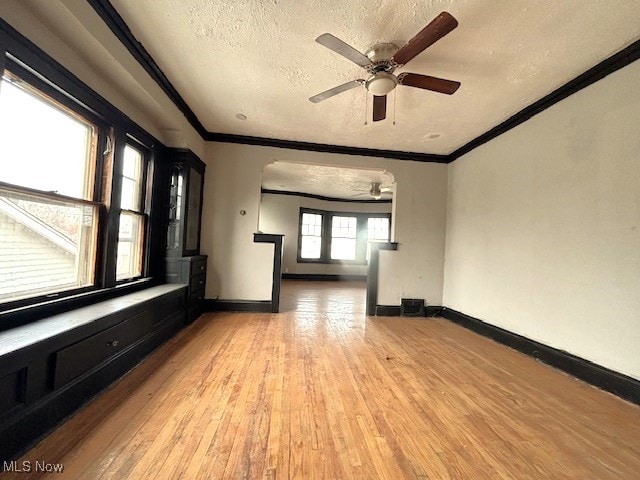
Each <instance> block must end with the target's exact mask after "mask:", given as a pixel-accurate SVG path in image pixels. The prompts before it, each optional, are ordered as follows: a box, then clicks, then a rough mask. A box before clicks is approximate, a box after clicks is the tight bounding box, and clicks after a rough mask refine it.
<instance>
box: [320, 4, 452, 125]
mask: <svg viewBox="0 0 640 480" xmlns="http://www.w3.org/2000/svg"><path fill="white" fill-rule="evenodd" d="M457 26H458V21H457V20H456V19H455V18H453V16H452V15H451V14H449V13H447V12H442V13H441V14H440V15H438V16H437V17H436V18H435V19H433V20H432V21H431V23H429V25H427V26H426V27H424V28H423V29H422V30H421V31H420V32H419V33H418V34H417V35H416V36H415V37H413V38H412V39H411V40H409V41H408V42H407V43H406V44H405V45H404V46H403V47H402V48H400V49H399V48H398V47H397V46H396V45H394V44H393V43H379V44H377V45H374V46H373V47H371V48H370V49H369V50H367V52H366V54H364V55H363V54H362V53H360V52H359V51H358V50H356V49H355V48H353V47H352V46H350V45H348V44H346V43H345V42H343V41H342V40H340V39H339V38H337V37H334V36H333V35H331V34H330V33H323V34H322V35H320V36H319V37H318V38H316V42H318V43H319V44H321V45H324V46H325V47H327V48H329V49H331V50H333V51H334V52H336V53H339V54H340V55H342V56H343V57H345V58H347V59H348V60H351V61H352V62H354V63H357V64H358V65H360V66H361V67H362V68H364V69H365V70H366V71H367V73H369V78H367V80H364V79H358V80H353V81H351V82H347V83H344V84H342V85H338V86H337V87H333V88H332V89H330V90H327V91H326V92H322V93H319V94H318V95H314V96H313V97H311V98H309V100H310V101H311V102H313V103H318V102H321V101H323V100H326V99H327V98H330V97H333V96H334V95H337V94H338V93H342V92H346V91H347V90H351V89H352V88H355V87H358V86H360V85H364V86H365V88H366V89H367V90H368V91H369V93H371V94H372V95H373V121H374V122H378V121H380V120H384V119H385V118H386V116H387V94H388V93H389V92H391V91H392V90H393V89H394V88H396V86H397V85H405V86H408V87H416V88H422V89H424V90H431V91H433V92H438V93H445V94H447V95H452V94H453V93H455V91H456V90H458V88H459V87H460V82H455V81H453V80H445V79H443V78H437V77H430V76H428V75H420V74H418V73H407V72H403V73H401V74H399V75H397V76H396V75H394V74H393V72H394V70H395V69H396V68H399V67H402V66H404V65H406V64H407V63H409V61H410V60H411V59H412V58H413V57H415V56H416V55H418V54H419V53H420V52H422V51H423V50H425V49H426V48H427V47H429V46H431V45H433V44H434V43H435V42H437V41H438V40H440V39H441V38H442V37H444V36H445V35H447V34H448V33H449V32H451V31H452V30H453V29H454V28H456V27H457Z"/></svg>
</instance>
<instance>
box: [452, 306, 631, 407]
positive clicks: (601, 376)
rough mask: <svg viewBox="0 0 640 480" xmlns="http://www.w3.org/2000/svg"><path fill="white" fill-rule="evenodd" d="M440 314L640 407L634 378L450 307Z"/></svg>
mask: <svg viewBox="0 0 640 480" xmlns="http://www.w3.org/2000/svg"><path fill="white" fill-rule="evenodd" d="M441 315H442V316H443V317H444V318H446V319H447V320H450V321H452V322H454V323H457V324H458V325H460V326H462V327H464V328H467V329H469V330H472V331H474V332H476V333H478V334H480V335H482V336H484V337H487V338H490V339H492V340H495V341H496V342H498V343H501V344H503V345H506V346H508V347H511V348H513V349H515V350H518V351H519V352H522V353H524V354H526V355H529V356H531V357H533V358H536V359H538V360H541V361H542V362H544V363H546V364H548V365H551V366H552V367H555V368H558V369H560V370H562V371H564V372H566V373H568V374H570V375H573V376H574V377H577V378H579V379H581V380H584V381H585V382H587V383H590V384H591V385H594V386H596V387H598V388H600V389H601V390H605V391H607V392H610V393H613V394H614V395H617V396H619V397H622V398H624V399H626V400H629V401H631V402H633V403H636V404H638V405H640V381H638V380H636V379H635V378H631V377H628V376H626V375H623V374H621V373H618V372H614V371H613V370H609V369H608V368H605V367H603V366H600V365H598V364H595V363H593V362H590V361H589V360H585V359H584V358H580V357H577V356H575V355H572V354H571V353H568V352H565V351H563V350H558V349H556V348H553V347H549V346H547V345H544V344H542V343H539V342H536V341H534V340H530V339H528V338H526V337H523V336H521V335H518V334H516V333H512V332H510V331H508V330H504V329H502V328H500V327H496V326H494V325H490V324H488V323H485V322H483V321H482V320H479V319H477V318H474V317H470V316H469V315H465V314H464V313H461V312H458V311H456V310H452V309H450V308H446V307H445V308H444V309H443V311H442V313H441Z"/></svg>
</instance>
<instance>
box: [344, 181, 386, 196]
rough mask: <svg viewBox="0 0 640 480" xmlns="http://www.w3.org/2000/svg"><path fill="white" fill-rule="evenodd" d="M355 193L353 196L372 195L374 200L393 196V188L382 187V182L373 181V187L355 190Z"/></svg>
mask: <svg viewBox="0 0 640 480" xmlns="http://www.w3.org/2000/svg"><path fill="white" fill-rule="evenodd" d="M355 191H356V192H361V193H356V194H355V195H351V196H352V197H365V196H367V197H371V198H373V199H374V200H380V199H381V198H382V197H384V196H389V197H390V196H392V195H393V189H392V188H391V187H382V186H381V184H380V182H371V188H369V190H355Z"/></svg>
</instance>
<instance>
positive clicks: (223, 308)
mask: <svg viewBox="0 0 640 480" xmlns="http://www.w3.org/2000/svg"><path fill="white" fill-rule="evenodd" d="M203 307H204V311H205V312H268V313H273V312H272V307H273V304H272V303H271V302H270V301H269V300H212V299H205V300H204V302H203Z"/></svg>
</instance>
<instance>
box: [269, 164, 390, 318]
mask: <svg viewBox="0 0 640 480" xmlns="http://www.w3.org/2000/svg"><path fill="white" fill-rule="evenodd" d="M396 188H397V185H396V182H395V179H394V176H393V175H392V174H391V173H390V172H388V171H387V170H385V169H382V168H379V169H374V168H361V167H346V166H335V165H317V164H306V163H295V162H284V161H276V162H274V163H272V164H269V165H267V166H266V167H265V168H264V170H263V173H262V182H261V201H260V209H259V219H258V230H259V231H260V232H262V233H266V234H278V235H284V244H283V255H282V265H281V270H282V280H281V282H282V283H281V302H280V311H281V312H284V311H291V310H303V311H304V310H305V309H309V308H315V309H321V310H325V311H329V310H336V309H338V310H339V307H338V304H340V303H342V304H344V305H345V308H346V307H348V306H349V305H351V306H352V307H349V308H350V309H351V311H353V312H354V313H357V312H359V311H362V312H364V311H365V301H366V287H367V262H368V259H369V255H370V250H371V243H372V242H390V241H392V238H393V229H394V228H393V227H394V224H393V218H394V215H393V213H394V198H395V193H396ZM356 304H357V307H356Z"/></svg>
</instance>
